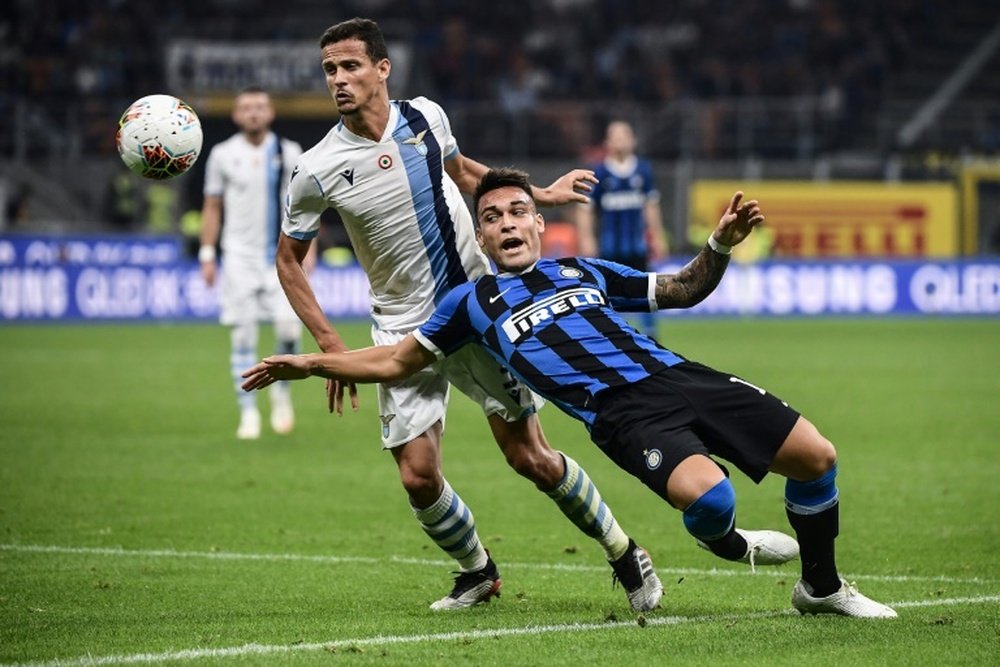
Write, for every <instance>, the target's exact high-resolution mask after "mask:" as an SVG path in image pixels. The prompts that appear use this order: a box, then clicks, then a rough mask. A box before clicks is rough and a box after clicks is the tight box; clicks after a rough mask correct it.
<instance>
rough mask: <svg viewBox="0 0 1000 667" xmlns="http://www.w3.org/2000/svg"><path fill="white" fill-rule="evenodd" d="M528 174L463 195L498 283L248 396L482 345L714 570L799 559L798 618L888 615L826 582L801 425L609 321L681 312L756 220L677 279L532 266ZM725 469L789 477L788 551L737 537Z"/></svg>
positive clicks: (535, 249)
mask: <svg viewBox="0 0 1000 667" xmlns="http://www.w3.org/2000/svg"><path fill="white" fill-rule="evenodd" d="M531 192H532V190H531V186H530V185H529V183H528V178H527V175H526V174H524V172H520V171H517V170H512V169H502V170H495V171H490V172H489V173H488V174H487V175H486V176H485V177H484V178H483V181H482V182H481V184H480V186H479V187H478V188H477V190H476V192H475V195H474V196H473V202H474V206H475V208H476V214H477V220H478V223H479V227H478V229H477V238H478V240H479V243H480V245H481V246H482V247H483V248H484V249H485V250H486V251H487V253H488V254H489V256H490V258H491V259H492V260H493V261H494V262H495V263H496V265H497V268H498V269H499V271H500V273H499V274H497V275H496V276H492V275H489V276H484V277H481V278H479V279H478V280H476V281H475V282H474V283H468V284H466V285H462V286H460V287H458V288H456V289H454V290H452V292H451V293H450V294H449V295H448V296H447V297H446V298H445V299H444V300H443V301H442V302H441V303H440V304H439V305H438V307H437V309H436V310H435V312H434V314H433V315H432V316H431V318H430V319H429V320H428V321H427V322H426V323H425V324H424V325H422V326H421V327H419V328H418V329H417V330H416V331H414V332H413V333H412V334H410V335H408V336H407V337H405V338H403V339H402V340H401V341H399V342H398V343H396V344H395V345H391V346H384V347H374V348H368V349H366V350H358V351H355V352H351V353H348V354H318V355H305V356H280V357H274V358H272V359H265V360H264V361H263V362H262V363H260V364H258V365H257V366H255V367H254V368H252V369H248V370H247V371H246V372H245V373H244V377H246V378H248V380H247V382H246V383H244V385H243V387H244V389H246V390H248V391H249V390H253V389H259V388H262V387H266V386H268V385H269V384H270V383H272V382H274V381H276V380H278V379H292V378H303V377H308V376H309V375H310V374H315V375H319V376H322V377H326V378H335V379H342V380H355V381H364V382H375V381H380V382H389V381H395V380H398V379H400V378H405V377H407V376H409V375H410V374H412V373H415V372H418V371H419V370H420V369H421V368H424V367H426V366H427V365H429V364H432V363H435V362H436V361H437V360H439V359H443V358H446V357H447V356H448V355H453V354H455V353H460V351H461V350H465V349H468V348H469V347H472V346H470V345H468V344H469V343H474V344H475V347H477V348H485V349H488V350H489V351H490V352H491V353H492V354H493V356H494V357H495V358H496V359H497V360H499V361H500V362H501V363H504V364H506V365H508V366H509V367H510V368H511V370H512V371H513V372H514V373H516V374H517V375H518V376H519V377H521V378H524V380H525V382H526V383H527V384H529V385H530V386H532V387H533V388H534V389H536V390H538V391H539V392H542V393H543V394H545V395H546V396H547V397H548V398H549V399H550V400H552V401H553V402H554V403H556V404H557V405H559V406H560V407H561V408H562V409H563V410H564V411H565V412H566V413H568V414H569V415H571V416H573V417H575V418H577V419H579V420H580V421H583V422H584V423H585V424H586V425H587V427H588V431H589V432H590V434H591V438H592V439H593V441H594V442H595V443H596V444H597V445H598V446H599V447H600V448H601V450H602V451H604V452H605V454H607V455H608V457H610V458H611V459H612V460H613V461H614V462H615V463H617V464H618V465H619V466H620V467H621V468H622V469H623V470H625V471H627V472H629V473H631V474H632V475H634V476H635V477H636V478H638V479H639V480H641V481H642V482H643V483H644V484H646V485H647V486H648V487H649V488H650V489H651V490H652V491H653V492H654V493H656V494H657V495H658V496H660V497H661V498H663V499H664V500H666V501H667V502H668V503H670V505H672V506H673V507H676V508H677V509H679V510H681V512H682V514H683V520H684V526H685V527H686V528H687V530H688V532H689V533H690V534H691V535H692V536H693V537H694V538H695V539H696V540H697V541H698V543H699V545H700V546H702V547H704V548H706V549H708V550H710V551H711V552H712V553H714V554H715V555H717V556H719V557H721V558H725V559H727V560H734V561H742V562H749V563H750V564H751V565H754V564H760V565H764V564H774V565H778V564H781V563H784V562H787V561H789V560H791V559H792V558H795V557H796V556H797V555H799V547H800V545H801V558H802V578H801V579H800V580H799V581H798V582H797V583H796V584H795V587H794V588H793V590H792V606H793V607H795V608H796V609H797V610H799V611H800V612H802V613H803V614H807V613H808V614H821V613H822V614H827V613H829V614H840V615H844V616H853V617H859V618H893V617H895V616H896V613H895V611H893V610H892V609H891V608H889V607H887V606H885V605H883V604H880V603H878V602H875V601H874V600H871V599H869V598H867V597H865V596H864V595H862V594H861V593H859V592H858V591H857V589H855V588H854V586H853V585H852V584H848V583H847V582H846V581H845V580H843V579H841V578H840V575H839V574H838V571H837V566H836V562H835V558H834V540H835V538H836V537H837V534H838V532H839V523H840V521H839V494H838V491H837V486H836V476H837V453H836V451H835V450H834V448H833V445H832V444H831V443H830V441H829V440H827V439H826V438H824V437H823V436H822V435H821V434H820V433H819V431H818V430H817V429H816V427H815V426H813V425H812V423H810V422H809V421H808V420H807V419H806V418H805V417H802V416H801V415H800V414H799V413H798V412H796V411H795V410H793V409H792V408H790V407H789V406H788V404H787V403H785V402H784V401H782V400H781V399H779V398H777V397H776V396H773V395H771V394H769V393H768V392H766V391H765V390H763V389H761V388H760V387H757V386H754V385H753V384H750V383H749V382H747V381H745V380H743V379H741V378H738V377H736V376H733V375H730V374H728V373H722V372H719V371H716V370H714V369H711V368H708V367H707V366H703V365H701V364H698V363H695V362H691V361H688V360H687V359H684V358H683V357H681V356H680V355H678V354H676V353H674V352H672V351H671V350H668V349H666V348H664V347H662V346H660V345H659V344H658V343H657V342H656V341H655V340H653V339H651V338H649V337H647V336H644V335H642V334H640V333H638V332H636V331H634V330H633V329H632V328H631V327H630V326H628V325H627V324H626V322H625V321H624V319H623V318H622V317H621V316H620V315H619V313H618V312H617V311H618V310H619V309H621V310H633V311H635V310H640V309H646V310H653V309H656V308H690V307H691V306H694V305H695V304H697V303H698V302H700V301H701V300H703V299H704V298H705V297H707V296H708V295H709V294H711V292H712V291H713V290H714V289H715V287H716V286H717V285H718V284H719V281H720V280H721V279H722V276H723V274H724V273H725V271H726V267H727V266H728V265H729V253H730V252H731V250H732V247H733V246H735V245H738V244H739V243H740V242H741V241H743V240H744V239H745V238H746V237H747V235H749V234H750V233H751V231H752V230H753V228H754V227H756V226H758V225H759V224H760V223H761V222H763V220H764V216H763V214H762V213H761V210H760V208H759V206H758V204H757V202H756V201H749V202H746V203H744V204H742V205H741V204H740V200H741V199H742V197H743V193H742V192H737V193H736V194H735V195H733V198H732V201H731V202H730V205H729V206H728V207H727V209H726V211H725V212H724V213H723V215H722V217H721V218H720V220H719V223H718V225H717V226H716V227H715V229H714V230H713V231H712V233H711V235H709V237H708V243H706V244H705V246H704V247H703V248H702V249H701V252H699V253H698V255H697V256H696V257H695V258H694V259H693V260H692V261H691V262H690V263H688V265H687V266H685V267H684V268H683V269H681V270H680V271H679V272H678V273H676V274H660V275H657V274H655V273H645V272H640V271H636V270H634V269H630V268H629V267H626V266H623V265H621V264H615V263H613V262H608V261H605V260H595V259H583V258H567V259H561V260H547V259H546V260H540V254H541V241H540V238H539V237H540V233H541V232H543V231H544V229H545V221H544V220H543V219H542V216H541V215H538V213H537V212H536V209H535V205H534V201H533V199H532V195H531ZM710 456H717V457H721V458H724V459H726V460H727V461H729V462H731V463H732V464H733V465H735V466H736V467H737V468H739V469H740V470H741V471H742V472H743V473H745V474H746V475H747V476H748V477H750V478H751V479H752V480H753V481H754V482H755V483H760V481H761V480H763V478H764V477H765V476H766V475H767V473H768V472H775V473H777V474H779V475H783V476H785V477H786V478H787V481H786V485H785V507H786V513H787V516H788V520H789V522H790V523H791V525H792V527H793V528H794V529H795V532H796V534H797V535H798V544H797V543H796V541H795V540H793V539H792V538H791V537H789V536H787V535H784V534H782V533H779V532H777V531H748V530H742V529H738V528H736V495H735V491H734V489H733V486H732V484H731V483H730V481H729V478H728V475H727V471H726V470H725V469H724V468H722V466H720V465H719V464H717V463H716V462H715V461H714V460H713V459H712V458H710Z"/></svg>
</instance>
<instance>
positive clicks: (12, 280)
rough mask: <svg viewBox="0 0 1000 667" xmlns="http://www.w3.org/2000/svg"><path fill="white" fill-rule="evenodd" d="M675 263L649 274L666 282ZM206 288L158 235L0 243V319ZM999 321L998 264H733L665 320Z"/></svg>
mask: <svg viewBox="0 0 1000 667" xmlns="http://www.w3.org/2000/svg"><path fill="white" fill-rule="evenodd" d="M682 267H683V263H682V262H676V263H674V262H669V263H666V264H663V265H662V266H659V267H657V270H658V271H659V272H666V273H674V272H676V271H679V270H680V269H681V268H682ZM310 280H311V282H312V285H313V289H314V291H315V292H316V296H317V298H318V299H319V302H320V305H321V306H322V307H323V309H324V310H325V311H326V313H327V315H328V316H329V317H330V318H331V319H333V320H337V319H345V318H365V317H367V316H368V310H369V307H370V300H369V296H368V279H367V277H366V276H365V274H364V272H363V271H362V270H361V269H360V268H359V267H357V266H347V267H337V268H332V267H327V266H322V265H321V266H318V267H317V268H316V270H315V271H314V272H313V273H312V275H311V278H310ZM218 315H219V304H218V293H217V289H216V288H209V287H208V286H206V285H205V283H204V281H203V280H202V278H201V273H200V271H199V267H198V265H197V263H196V262H194V261H192V260H190V259H187V258H185V257H184V256H183V253H182V252H181V248H180V246H179V244H178V242H177V241H176V240H174V239H170V238H167V239H164V238H158V237H149V238H144V237H100V238H93V237H79V238H76V237H59V238H49V237H30V236H0V321H2V322H17V321H25V322H40V321H67V322H86V321H118V320H160V319H163V320H206V321H213V320H215V319H217V318H218ZM698 315H701V316H706V315H708V316H725V315H759V316H828V315H833V316H838V315H847V316H892V315H934V316H937V315H941V316H948V315H986V316H997V315H1000V259H997V258H988V259H981V260H944V261H942V260H937V261H931V260H906V261H899V260H893V261H877V260H863V261H860V260H859V261H851V260H838V261H797V262H788V261H781V262H778V261H774V262H761V263H758V264H750V265H742V264H737V263H733V264H732V265H731V266H730V267H729V270H728V271H727V272H726V275H725V277H724V278H723V280H722V283H721V284H720V285H719V286H718V288H717V289H716V290H715V292H713V293H712V295H711V296H709V297H708V298H707V299H706V300H705V301H704V302H702V303H701V304H699V305H698V306H696V307H694V308H692V309H687V310H670V311H667V316H671V317H673V316H680V317H692V316H698Z"/></svg>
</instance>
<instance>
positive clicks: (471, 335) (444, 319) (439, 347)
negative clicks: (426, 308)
mask: <svg viewBox="0 0 1000 667" xmlns="http://www.w3.org/2000/svg"><path fill="white" fill-rule="evenodd" d="M471 293H472V284H471V283H469V284H466V285H462V286H460V287H456V288H455V289H453V290H451V291H450V292H448V294H447V295H445V297H444V299H442V300H441V303H439V304H438V306H437V308H435V309H434V313H433V314H432V315H431V317H430V319H429V320H427V321H426V322H424V324H423V325H422V326H421V327H420V328H419V329H417V330H416V331H414V332H413V337H414V338H416V339H417V342H418V343H420V344H421V345H422V346H424V347H425V348H427V349H428V350H430V351H431V352H432V353H433V354H434V356H435V357H437V358H438V359H443V358H445V357H446V356H448V355H449V354H452V353H453V352H457V351H458V350H459V349H460V348H461V347H463V346H464V345H465V344H466V343H471V342H472V341H473V340H474V339H475V330H474V329H473V328H472V322H471V320H470V319H469V311H468V301H469V295H470V294H471Z"/></svg>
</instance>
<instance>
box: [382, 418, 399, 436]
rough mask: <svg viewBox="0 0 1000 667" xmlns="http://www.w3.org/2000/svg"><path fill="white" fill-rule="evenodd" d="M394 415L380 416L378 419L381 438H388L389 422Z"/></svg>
mask: <svg viewBox="0 0 1000 667" xmlns="http://www.w3.org/2000/svg"><path fill="white" fill-rule="evenodd" d="M395 417H396V415H381V416H380V417H379V419H381V420H382V437H383V438H388V437H389V422H391V421H392V420H393V419H394V418H395Z"/></svg>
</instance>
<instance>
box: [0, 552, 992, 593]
mask: <svg viewBox="0 0 1000 667" xmlns="http://www.w3.org/2000/svg"><path fill="white" fill-rule="evenodd" d="M0 551H15V552H21V553H50V554H74V555H95V556H128V557H133V558H206V559H214V560H251V561H265V562H266V561H299V562H310V563H330V564H340V563H362V564H365V565H374V564H377V563H386V562H389V563H399V564H401V565H420V566H432V567H454V566H455V563H454V562H453V561H449V560H436V559H430V558H410V557H407V556H387V557H384V558H374V557H370V556H312V555H307V554H255V553H238V552H232V551H174V550H172V549H121V548H115V547H62V546H56V545H43V544H0ZM503 567H504V568H512V569H518V570H521V569H523V570H554V571H559V572H607V570H608V568H607V567H606V566H603V565H586V564H582V563H579V564H578V563H525V562H516V561H514V562H508V561H504V562H503ZM656 571H657V572H660V573H662V574H672V575H680V576H687V575H692V576H708V577H715V576H718V577H745V576H747V574H748V573H747V569H746V568H745V567H736V568H733V569H720V568H690V567H657V568H656ZM794 574H795V572H794V571H793V570H789V569H781V568H777V569H775V568H758V569H757V572H756V575H755V576H766V577H778V578H782V577H789V576H794ZM843 576H844V578H846V579H851V580H863V581H882V582H903V583H905V582H918V583H919V582H928V583H934V582H937V583H945V584H996V583H1000V581H998V580H997V579H983V578H981V577H965V578H963V577H949V576H945V575H937V576H920V575H909V574H900V575H892V574H851V573H843Z"/></svg>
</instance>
